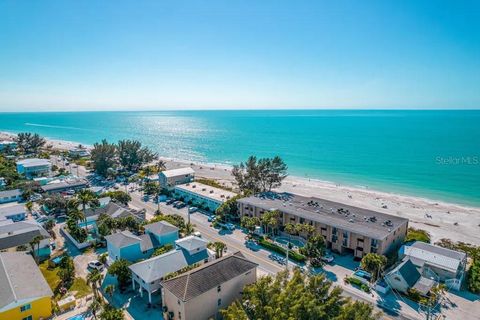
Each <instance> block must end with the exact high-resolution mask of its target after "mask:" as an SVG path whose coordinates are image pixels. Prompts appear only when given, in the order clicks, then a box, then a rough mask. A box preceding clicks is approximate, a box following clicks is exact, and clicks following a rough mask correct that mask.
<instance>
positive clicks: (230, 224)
mask: <svg viewBox="0 0 480 320" xmlns="http://www.w3.org/2000/svg"><path fill="white" fill-rule="evenodd" d="M225 227H226V228H227V229H228V230H230V231H232V230H235V225H234V224H233V223H227V224H225Z"/></svg>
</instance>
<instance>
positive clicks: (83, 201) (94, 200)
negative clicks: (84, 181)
mask: <svg viewBox="0 0 480 320" xmlns="http://www.w3.org/2000/svg"><path fill="white" fill-rule="evenodd" d="M77 200H78V203H79V204H80V205H81V206H82V210H83V217H82V218H83V221H84V223H85V231H87V217H86V211H87V206H89V207H90V208H92V209H95V208H97V207H99V206H100V202H99V201H98V197H97V196H96V195H95V193H93V191H92V190H88V189H83V190H80V191H79V192H78V193H77Z"/></svg>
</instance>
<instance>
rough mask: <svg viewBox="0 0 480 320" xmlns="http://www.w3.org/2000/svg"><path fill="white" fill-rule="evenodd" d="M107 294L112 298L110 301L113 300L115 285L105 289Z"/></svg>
mask: <svg viewBox="0 0 480 320" xmlns="http://www.w3.org/2000/svg"><path fill="white" fill-rule="evenodd" d="M105 293H106V294H107V295H108V296H109V297H110V300H112V299H113V294H114V293H115V285H113V284H109V285H108V286H106V287H105Z"/></svg>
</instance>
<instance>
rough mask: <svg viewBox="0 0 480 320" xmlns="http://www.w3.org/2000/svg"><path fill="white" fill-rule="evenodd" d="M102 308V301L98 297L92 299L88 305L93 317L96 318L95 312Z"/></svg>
mask: <svg viewBox="0 0 480 320" xmlns="http://www.w3.org/2000/svg"><path fill="white" fill-rule="evenodd" d="M101 308H102V302H101V300H100V299H98V298H95V299H93V301H92V303H90V305H89V306H88V310H89V311H90V312H91V313H92V314H93V318H94V319H97V312H98V311H100V309H101Z"/></svg>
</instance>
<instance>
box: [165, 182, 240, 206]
mask: <svg viewBox="0 0 480 320" xmlns="http://www.w3.org/2000/svg"><path fill="white" fill-rule="evenodd" d="M174 192H175V196H176V197H177V198H183V200H184V201H185V202H188V203H192V205H195V206H199V207H201V208H204V209H207V210H209V211H211V212H215V210H217V208H218V207H220V206H221V205H222V204H223V203H224V202H225V201H227V200H229V199H231V198H233V197H235V196H236V195H237V194H236V193H234V192H231V191H227V190H224V189H220V188H215V187H211V186H208V185H206V184H203V183H198V182H192V183H187V184H182V185H177V186H175V188H174Z"/></svg>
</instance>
